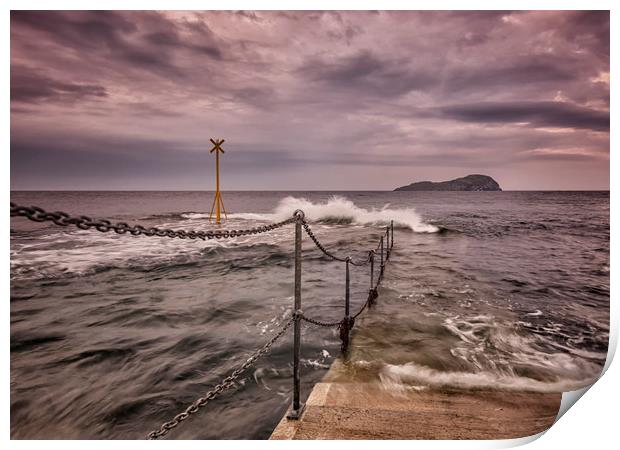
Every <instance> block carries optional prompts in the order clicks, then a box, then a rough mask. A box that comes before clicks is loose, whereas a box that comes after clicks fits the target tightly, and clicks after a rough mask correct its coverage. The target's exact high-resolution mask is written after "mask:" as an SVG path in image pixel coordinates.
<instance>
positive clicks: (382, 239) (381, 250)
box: [381, 236, 383, 273]
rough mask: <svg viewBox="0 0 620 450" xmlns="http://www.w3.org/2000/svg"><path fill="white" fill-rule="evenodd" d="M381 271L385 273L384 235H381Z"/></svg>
mask: <svg viewBox="0 0 620 450" xmlns="http://www.w3.org/2000/svg"><path fill="white" fill-rule="evenodd" d="M381 273H383V236H381Z"/></svg>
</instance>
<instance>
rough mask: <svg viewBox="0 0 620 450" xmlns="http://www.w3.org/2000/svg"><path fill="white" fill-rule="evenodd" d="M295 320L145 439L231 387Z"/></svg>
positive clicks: (154, 436)
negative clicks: (218, 382)
mask: <svg viewBox="0 0 620 450" xmlns="http://www.w3.org/2000/svg"><path fill="white" fill-rule="evenodd" d="M295 320H296V316H291V317H289V319H288V320H287V321H286V323H285V324H284V326H283V327H282V328H281V329H280V331H278V332H277V333H276V334H275V335H274V336H273V337H272V338H271V339H269V341H268V342H267V343H266V344H265V345H264V346H262V347H261V348H260V349H258V350H257V351H256V352H254V353H253V354H252V356H250V357H249V358H248V359H247V360H246V361H245V362H244V363H243V364H241V366H239V367H238V368H237V369H235V370H234V371H233V372H232V373H231V374H230V375H228V376H227V377H226V378H224V379H223V380H222V382H221V383H220V384H218V385H216V386H215V387H214V388H213V389H211V390H210V391H209V392H207V393H206V394H205V395H204V396H202V397H200V398H198V399H197V400H196V401H194V403H192V404H191V405H190V406H188V407H187V408H186V409H185V410H184V411H183V412H181V413H179V414H177V415H176V416H174V417H173V418H172V420H170V421H168V422H164V423H163V424H162V425H161V426H160V427H159V429H158V430H153V431H151V432H150V433H149V434H148V435H147V436H146V437H147V439H158V438H160V437H162V436H165V435H166V434H168V432H169V431H170V430H171V429H173V428H175V427H176V426H177V425H179V424H180V423H181V422H183V421H184V420H187V419H189V418H190V417H191V416H192V415H193V414H196V413H197V412H198V410H199V409H200V408H202V407H203V406H205V405H206V404H207V403H208V402H209V400H212V399H214V398H215V397H217V396H218V395H219V394H221V393H222V392H224V391H226V390H228V389H230V388H232V387H233V386H235V380H236V379H237V378H239V376H240V375H241V374H242V373H243V372H245V371H246V369H247V368H248V367H250V366H251V365H252V364H254V363H255V362H256V360H257V359H258V358H260V357H261V356H263V355H264V354H266V353H267V352H269V350H271V347H272V346H273V344H274V343H275V342H276V341H277V340H278V339H280V338H281V337H282V336H283V335H284V333H286V330H288V329H289V327H290V326H291V324H292V323H293V322H294V321H295Z"/></svg>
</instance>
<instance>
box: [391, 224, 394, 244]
mask: <svg viewBox="0 0 620 450" xmlns="http://www.w3.org/2000/svg"><path fill="white" fill-rule="evenodd" d="M390 228H391V229H392V231H391V233H390V234H391V236H392V243H391V244H390V250H392V247H394V221H393V220H392V221H391V222H390Z"/></svg>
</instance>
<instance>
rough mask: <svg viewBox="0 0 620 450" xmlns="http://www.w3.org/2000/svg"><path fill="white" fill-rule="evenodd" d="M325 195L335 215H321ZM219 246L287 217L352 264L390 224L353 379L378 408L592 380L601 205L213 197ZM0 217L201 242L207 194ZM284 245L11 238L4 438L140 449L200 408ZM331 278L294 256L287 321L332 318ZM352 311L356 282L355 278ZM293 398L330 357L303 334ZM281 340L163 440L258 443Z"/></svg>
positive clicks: (273, 240)
mask: <svg viewBox="0 0 620 450" xmlns="http://www.w3.org/2000/svg"><path fill="white" fill-rule="evenodd" d="M334 195H336V196H337V197H334ZM223 197H224V201H225V203H226V207H227V208H228V209H229V211H230V212H231V214H229V220H228V222H227V223H226V227H228V228H245V227H252V226H257V225H261V224H266V223H271V222H273V221H276V220H281V219H283V218H285V217H287V216H289V215H290V214H291V213H292V212H293V211H294V210H295V209H296V208H302V209H303V210H304V211H305V212H306V217H307V218H308V219H309V220H310V223H311V225H312V227H313V230H314V232H315V234H316V235H317V236H318V237H319V239H320V240H321V241H323V242H324V243H325V244H326V246H327V247H328V248H329V249H330V250H332V251H334V252H336V253H340V254H351V255H352V256H353V257H357V258H360V257H364V256H365V253H364V251H365V250H367V249H369V248H372V247H373V246H374V245H375V244H376V241H377V239H378V238H379V236H380V235H381V233H382V232H383V228H382V227H384V226H385V225H386V224H387V223H388V221H389V220H390V219H394V220H395V227H396V230H395V245H394V251H393V253H392V257H391V259H390V262H389V264H388V266H387V268H386V274H385V278H384V280H383V283H382V287H381V288H380V291H379V294H380V297H379V299H378V303H377V305H376V306H375V307H373V309H372V310H370V311H366V312H364V313H363V314H362V316H360V318H359V319H358V321H357V323H356V329H355V331H354V338H353V347H352V351H351V356H350V363H349V368H350V369H351V370H350V373H349V374H348V375H351V374H353V375H354V376H360V377H363V378H365V379H369V380H373V381H375V382H377V383H380V384H381V385H382V386H383V387H384V388H385V389H388V390H392V391H399V390H407V389H414V390H426V389H431V390H441V389H453V388H461V389H508V390H526V391H540V392H554V391H555V392H558V391H566V390H573V389H576V388H579V387H581V386H585V385H587V384H589V383H591V382H592V381H593V380H594V379H595V378H596V377H597V376H598V374H599V373H600V371H601V368H602V366H603V364H604V361H605V357H606V352H607V342H608V334H609V193H608V192H480V193H473V192H471V193H461V192H340V193H324V192H320V193H318V192H317V193H312V192H309V193H286V192H226V193H224V194H223ZM11 201H13V202H16V203H19V204H22V205H37V206H41V207H43V208H46V209H49V210H64V211H67V212H69V213H72V214H87V215H92V216H94V217H98V218H109V219H112V220H118V221H127V222H130V223H135V222H140V223H143V224H146V225H153V226H163V227H171V228H182V229H186V230H187V229H203V230H204V229H209V228H213V227H214V226H213V225H211V224H209V223H208V220H207V215H208V214H207V212H208V209H209V208H210V202H211V194H210V193H205V192H13V193H12V194H11ZM292 250H293V227H292V226H289V227H286V228H283V229H279V230H276V231H274V232H272V233H269V234H262V235H257V236H249V237H240V238H235V239H231V240H224V241H207V242H203V241H187V240H180V239H169V238H155V237H144V236H139V237H132V236H126V235H125V236H118V235H115V234H113V233H107V234H103V233H99V232H96V231H81V230H77V229H70V228H59V227H57V226H54V225H48V224H36V223H33V222H29V221H26V220H25V219H21V218H20V219H12V220H11V435H12V437H13V438H17V439H19V438H128V439H132V438H142V437H144V436H145V435H146V433H148V432H149V431H151V430H152V429H154V428H157V427H158V426H159V425H160V423H161V422H163V421H165V420H169V419H170V418H171V417H172V416H174V415H175V414H176V413H178V412H180V411H181V410H182V409H184V408H185V407H186V406H188V405H189V404H190V403H191V402H192V401H194V400H195V399H196V398H197V397H199V396H201V395H202V394H204V393H205V392H206V391H208V390H209V389H210V388H211V387H212V386H213V385H215V384H216V383H218V382H219V381H220V380H221V379H222V378H223V377H224V376H226V375H227V374H228V372H230V371H231V370H233V369H234V368H235V367H236V366H238V365H239V364H241V363H242V362H243V361H244V360H245V359H246V358H247V357H248V355H249V354H250V353H251V352H252V351H253V350H254V349H256V348H258V347H259V346H261V345H262V344H263V343H264V342H265V341H266V340H268V339H269V337H270V336H271V335H272V334H273V333H274V332H276V331H277V330H278V329H279V328H280V327H281V326H282V324H283V323H284V321H285V320H286V317H287V316H288V315H289V314H290V313H291V311H292V303H293V298H292V294H293V254H292ZM344 277H345V272H344V265H343V264H342V263H337V262H332V261H329V260H327V259H326V258H325V257H324V256H323V255H322V254H321V253H320V252H319V251H318V250H317V249H316V248H315V247H314V246H313V244H312V243H311V241H310V240H309V239H308V238H307V237H304V241H303V287H302V290H303V294H302V296H303V310H304V312H305V313H306V314H307V315H311V316H313V317H316V318H319V319H323V320H336V319H339V318H340V317H341V316H342V308H343V298H344ZM351 277H352V285H351V289H352V300H353V302H352V310H353V311H356V310H357V308H358V307H359V306H361V304H362V303H363V302H364V300H365V298H366V294H367V289H368V284H369V274H368V268H367V267H364V268H356V267H352V273H351ZM302 345H303V347H302V349H303V350H302V381H303V388H302V389H303V391H302V395H303V396H304V397H305V396H307V395H308V394H309V392H310V390H311V388H312V386H313V384H314V383H316V382H317V381H319V380H320V379H321V377H323V376H324V374H325V373H326V371H327V369H328V368H329V365H330V363H331V362H332V360H333V359H334V358H335V357H337V356H338V354H339V341H338V336H337V331H336V330H334V329H331V330H326V329H323V328H315V327H310V326H305V325H304V329H303V335H302ZM291 350H292V333H290V332H289V334H287V335H286V336H285V337H284V338H283V339H281V340H280V341H279V342H278V343H277V344H276V345H275V346H274V348H273V350H272V352H271V353H270V354H269V355H267V356H266V357H264V358H262V359H261V360H259V362H258V363H257V364H256V366H255V367H254V368H252V369H250V370H249V371H248V372H247V373H246V374H244V375H243V376H242V377H241V379H240V381H239V385H238V387H237V389H235V390H232V391H230V392H227V393H225V394H224V395H222V396H221V397H218V398H217V399H216V400H214V401H212V402H211V403H209V404H208V405H207V406H206V407H205V408H204V409H203V410H201V412H200V413H199V414H197V415H195V416H194V417H193V418H191V419H190V420H188V421H187V422H185V423H184V424H182V425H180V426H179V427H178V428H177V429H175V430H174V431H172V432H171V433H170V435H169V436H170V438H176V439H179V438H185V439H191V438H203V439H233V438H237V439H244V438H267V437H268V436H269V434H270V432H271V431H272V429H273V427H274V426H275V425H276V423H277V422H278V421H279V419H280V418H281V417H282V415H283V414H284V412H285V411H286V409H287V408H288V406H289V405H290V401H291V394H292V391H291V388H292V380H291V375H292V366H291Z"/></svg>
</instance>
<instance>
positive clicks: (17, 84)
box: [11, 66, 107, 103]
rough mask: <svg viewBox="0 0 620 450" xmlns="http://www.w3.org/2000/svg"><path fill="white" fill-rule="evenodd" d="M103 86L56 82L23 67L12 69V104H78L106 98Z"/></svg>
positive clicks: (38, 72)
mask: <svg viewBox="0 0 620 450" xmlns="http://www.w3.org/2000/svg"><path fill="white" fill-rule="evenodd" d="M106 96H107V92H106V90H105V88H104V87H103V86H98V85H94V84H78V83H70V82H63V81H58V80H54V79H52V78H49V77H47V76H45V75H44V74H42V73H41V72H40V71H37V70H33V69H30V68H28V67H23V66H13V67H11V102H19V103H31V102H32V103H37V102H40V101H52V102H63V103H64V102H76V101H79V100H83V99H85V98H87V97H91V98H92V97H94V98H97V97H106Z"/></svg>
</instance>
